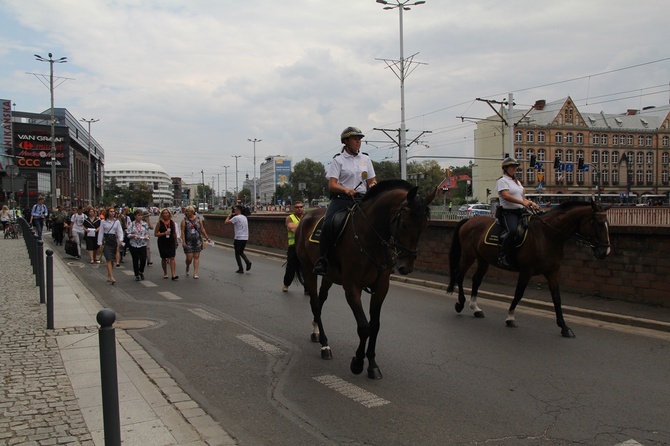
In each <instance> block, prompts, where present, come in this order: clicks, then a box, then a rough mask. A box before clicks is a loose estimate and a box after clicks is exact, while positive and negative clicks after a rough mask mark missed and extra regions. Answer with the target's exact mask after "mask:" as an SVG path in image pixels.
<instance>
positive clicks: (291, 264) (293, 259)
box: [284, 245, 300, 286]
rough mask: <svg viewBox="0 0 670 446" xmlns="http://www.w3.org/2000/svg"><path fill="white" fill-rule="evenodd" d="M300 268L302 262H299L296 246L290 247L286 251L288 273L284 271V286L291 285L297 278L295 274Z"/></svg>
mask: <svg viewBox="0 0 670 446" xmlns="http://www.w3.org/2000/svg"><path fill="white" fill-rule="evenodd" d="M298 268H300V260H298V254H297V253H296V251H295V245H291V246H289V247H288V251H286V271H284V286H289V285H291V282H293V279H294V278H295V273H296V271H298Z"/></svg>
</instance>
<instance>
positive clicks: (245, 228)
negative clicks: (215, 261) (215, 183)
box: [224, 205, 251, 274]
mask: <svg viewBox="0 0 670 446" xmlns="http://www.w3.org/2000/svg"><path fill="white" fill-rule="evenodd" d="M242 211H243V207H242V206H240V205H237V206H235V207H234V208H233V210H232V212H231V213H230V215H229V216H228V217H226V221H225V222H224V223H226V224H232V225H233V229H234V231H235V240H234V241H233V248H234V249H235V261H236V262H237V271H235V272H236V273H238V274H244V269H242V259H244V262H245V263H246V266H247V271H249V270H250V269H251V260H249V259H248V258H247V255H246V254H245V253H244V248H245V247H246V246H247V241H248V240H249V221H248V220H247V217H246V216H245V215H244V214H243V213H242Z"/></svg>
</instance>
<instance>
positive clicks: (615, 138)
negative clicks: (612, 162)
mask: <svg viewBox="0 0 670 446" xmlns="http://www.w3.org/2000/svg"><path fill="white" fill-rule="evenodd" d="M617 144H619V135H613V136H612V145H613V146H616V145H617Z"/></svg>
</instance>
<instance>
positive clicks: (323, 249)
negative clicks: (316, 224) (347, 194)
mask: <svg viewBox="0 0 670 446" xmlns="http://www.w3.org/2000/svg"><path fill="white" fill-rule="evenodd" d="M352 204H353V201H352V200H350V199H346V198H335V199H332V200H330V204H329V205H328V209H327V210H326V215H325V217H323V226H322V227H321V236H320V237H319V252H320V253H321V257H326V256H327V255H328V248H330V245H331V243H332V238H333V234H332V232H333V228H332V226H333V224H332V222H333V215H335V214H337V213H338V212H340V211H341V210H343V209H347V208H348V207H349V206H351V205H352Z"/></svg>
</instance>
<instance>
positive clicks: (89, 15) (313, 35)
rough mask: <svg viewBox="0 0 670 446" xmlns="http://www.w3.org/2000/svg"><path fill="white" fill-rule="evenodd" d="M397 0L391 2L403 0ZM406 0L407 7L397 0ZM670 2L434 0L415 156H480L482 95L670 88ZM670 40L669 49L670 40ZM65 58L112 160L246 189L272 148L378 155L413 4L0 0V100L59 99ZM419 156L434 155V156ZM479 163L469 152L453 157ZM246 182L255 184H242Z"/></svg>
mask: <svg viewBox="0 0 670 446" xmlns="http://www.w3.org/2000/svg"><path fill="white" fill-rule="evenodd" d="M392 1H393V0H392ZM396 3H397V2H396ZM668 17H670V1H668V0H645V1H642V2H630V1H623V0H592V1H589V2H585V1H581V0H580V1H577V0H562V1H559V2H548V1H537V0H507V1H495V0H490V1H489V0H467V1H463V0H427V1H426V3H425V4H423V5H419V6H413V7H412V9H411V10H410V11H405V13H404V54H405V57H409V56H412V55H415V54H416V55H415V56H414V61H415V62H420V63H421V64H415V65H413V66H412V67H411V68H412V69H413V70H414V71H412V72H411V73H410V74H409V75H408V76H407V79H406V82H405V109H406V121H407V128H408V129H409V133H408V142H409V141H412V140H414V139H415V138H417V137H419V136H420V135H421V132H422V131H430V132H432V133H426V134H424V135H423V136H420V137H419V140H420V143H417V144H414V145H412V146H411V147H410V150H409V157H410V160H411V157H412V156H464V157H467V156H471V155H472V154H473V150H474V141H473V130H474V124H472V123H469V122H465V123H462V122H461V119H459V118H457V116H470V117H481V118H483V117H486V116H489V115H491V114H492V112H491V110H490V109H489V107H488V106H487V105H486V104H485V103H482V102H477V101H475V99H476V98H487V99H495V100H501V99H505V98H506V97H507V94H508V93H509V92H512V93H514V98H515V102H516V104H517V107H528V106H530V105H532V104H533V103H534V102H535V101H536V100H537V99H546V100H547V101H553V100H557V99H561V98H564V97H566V96H568V95H570V96H571V97H572V98H573V100H575V102H576V104H577V106H578V108H579V109H580V110H581V111H587V112H600V111H605V112H606V113H622V112H625V110H626V109H628V108H641V107H644V106H647V105H665V104H668V102H669V100H670V93H669V87H668V85H669V82H670V50H668V44H667V42H668V37H669V32H668V25H667V20H668ZM663 48H666V49H663ZM49 52H51V53H53V56H54V58H60V57H67V60H68V62H67V63H65V64H56V65H54V68H55V76H57V77H65V78H71V80H66V81H65V82H64V83H62V84H61V85H59V86H58V87H57V89H56V90H55V103H56V107H63V108H67V109H68V110H69V111H70V112H71V113H72V114H73V115H74V116H75V117H76V118H78V119H79V118H85V119H90V118H95V119H100V122H98V123H95V124H93V126H92V134H93V137H94V138H95V139H96V140H97V141H98V142H99V143H100V144H101V145H102V146H103V148H104V150H105V157H106V164H108V165H109V164H114V163H120V162H132V161H142V162H155V163H157V164H159V165H161V166H162V167H163V168H164V169H165V170H166V171H167V172H168V174H170V175H171V176H181V177H183V178H184V179H185V180H187V181H188V180H189V178H191V177H193V178H194V181H198V180H199V179H200V178H201V176H200V171H201V170H204V174H205V181H207V182H210V181H211V177H212V176H216V175H217V174H220V176H219V177H218V178H219V181H220V185H221V188H222V189H223V187H224V185H223V182H224V175H223V174H224V170H225V169H224V167H223V166H230V167H229V168H228V182H229V184H230V185H229V189H232V187H233V186H234V184H233V183H232V182H233V181H234V174H235V158H234V157H233V156H234V155H241V157H240V158H239V159H238V170H239V172H240V179H241V178H242V177H243V175H244V174H246V173H249V175H250V176H252V174H253V171H254V170H253V169H254V168H253V144H252V143H251V142H249V141H248V139H254V138H257V139H261V140H262V141H261V142H259V143H257V145H256V157H257V168H256V169H257V171H258V169H259V167H258V166H260V163H261V162H262V161H263V159H264V158H265V157H267V156H269V155H286V156H291V157H293V162H294V163H296V162H298V161H301V160H302V159H304V158H311V159H313V160H315V161H319V162H321V163H323V164H324V165H325V164H327V163H328V162H329V160H330V159H331V157H332V156H333V155H334V154H335V153H337V152H338V151H339V147H340V144H339V135H340V133H341V131H342V130H343V129H344V128H345V127H347V126H349V125H353V126H357V127H360V128H361V129H362V130H363V131H364V132H365V133H366V135H367V137H366V140H367V141H368V142H369V143H368V144H367V145H365V146H364V148H363V150H364V151H366V152H368V153H369V154H370V155H371V157H372V158H373V159H374V160H375V161H382V160H385V159H392V160H397V156H398V150H397V146H395V144H394V143H392V142H391V141H390V140H389V138H388V137H387V136H386V135H384V134H383V133H382V132H379V131H373V129H374V128H386V129H397V128H399V127H400V81H399V79H398V78H397V77H396V75H395V74H394V73H393V72H392V71H391V70H390V69H389V68H388V67H387V65H386V63H385V62H384V61H383V60H382V59H387V60H389V61H393V60H396V61H397V60H398V59H399V58H400V35H399V14H398V9H397V8H396V9H393V10H389V11H385V10H383V9H382V5H380V4H378V3H376V2H375V0H332V1H327V0H282V1H270V0H237V1H233V0H85V1H84V0H59V1H53V0H49V1H47V0H22V1H19V0H0V61H1V63H0V98H4V99H11V100H12V101H13V102H15V103H16V109H17V110H20V111H29V112H41V111H43V110H46V109H48V108H49V91H48V89H47V88H46V87H45V86H44V85H43V84H42V83H40V81H39V80H38V79H37V78H36V77H35V76H33V75H31V74H27V73H43V74H48V72H49V65H48V64H47V63H43V62H38V61H36V60H35V57H34V56H33V54H40V55H42V56H44V57H48V56H47V54H48V53H49ZM418 160H420V159H418ZM439 161H440V164H442V165H445V166H448V165H455V166H459V165H465V164H467V161H468V160H467V159H463V160H459V159H451V160H439ZM240 181H241V180H240Z"/></svg>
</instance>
